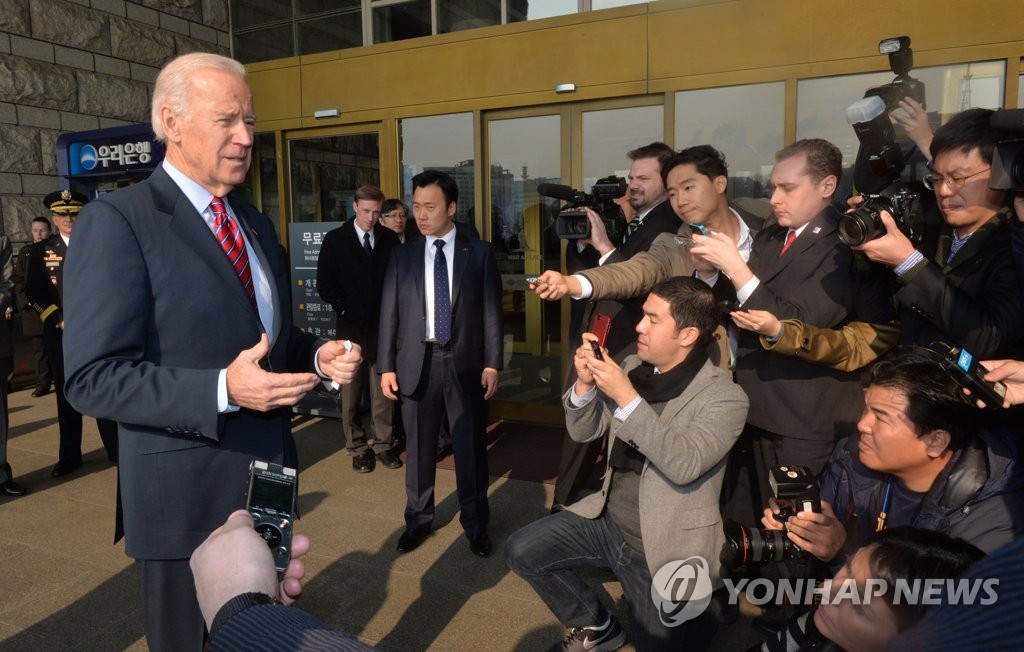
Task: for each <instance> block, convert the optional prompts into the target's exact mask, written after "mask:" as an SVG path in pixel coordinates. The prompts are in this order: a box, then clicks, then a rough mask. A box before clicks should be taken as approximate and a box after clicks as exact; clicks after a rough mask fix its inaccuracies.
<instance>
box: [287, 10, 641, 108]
mask: <svg viewBox="0 0 1024 652" xmlns="http://www.w3.org/2000/svg"><path fill="white" fill-rule="evenodd" d="M646 22H647V17H646V16H645V15H641V16H631V17H627V18H623V19H619V20H602V21H594V22H589V23H582V24H575V25H570V26H563V27H555V28H551V29H541V30H537V31H529V32H521V31H520V32H516V33H512V34H506V35H501V36H494V37H491V38H488V39H467V40H461V41H455V42H445V43H439V44H436V45H427V46H423V47H418V48H412V49H406V50H394V51H389V52H385V53H380V54H365V55H362V56H346V57H340V58H338V59H335V60H331V61H321V62H317V63H312V64H308V65H304V66H303V67H302V69H301V75H302V88H303V90H304V93H303V106H302V115H303V116H311V115H312V113H313V111H315V110H317V109H321V108H328V107H340V108H342V109H343V111H346V112H348V111H353V112H356V111H366V110H377V109H382V108H385V107H396V106H416V105H422V104H432V103H441V102H453V101H459V100H467V99H478V98H487V97H508V96H512V95H521V94H523V93H536V92H551V91H552V90H553V88H554V86H555V85H556V84H558V83H562V82H570V81H571V82H574V83H575V84H576V85H577V87H578V88H580V89H581V90H583V89H585V88H587V87H593V86H602V85H609V84H612V85H614V84H622V83H627V82H632V83H638V82H639V83H642V82H643V80H644V78H645V77H646V74H647V54H646V48H645V47H644V45H643V44H644V43H645V41H646V38H645V34H646Z"/></svg>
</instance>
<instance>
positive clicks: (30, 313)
mask: <svg viewBox="0 0 1024 652" xmlns="http://www.w3.org/2000/svg"><path fill="white" fill-rule="evenodd" d="M32 244H33V243H31V242H30V243H29V244H27V245H25V246H24V247H22V248H21V249H19V250H18V259H17V261H15V264H14V296H15V300H16V303H17V306H16V308H17V310H18V311H19V312H20V313H21V332H22V334H23V335H25V336H27V337H34V336H37V335H42V334H43V323H42V322H41V321H39V313H37V312H36V311H35V310H33V309H32V307H31V306H30V305H29V300H28V295H27V294H26V293H25V289H26V284H27V281H28V261H29V259H30V258H31V256H32Z"/></svg>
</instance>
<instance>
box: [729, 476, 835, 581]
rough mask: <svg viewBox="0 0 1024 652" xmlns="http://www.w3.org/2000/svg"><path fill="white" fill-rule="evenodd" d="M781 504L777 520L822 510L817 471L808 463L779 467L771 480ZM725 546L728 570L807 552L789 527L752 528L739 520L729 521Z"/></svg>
mask: <svg viewBox="0 0 1024 652" xmlns="http://www.w3.org/2000/svg"><path fill="white" fill-rule="evenodd" d="M768 483H769V484H770V485H771V488H772V493H773V494H774V495H775V500H776V502H778V504H779V513H778V514H776V515H775V520H777V521H779V522H781V523H785V522H786V521H788V520H789V518H790V517H792V516H795V515H796V514H797V513H798V512H817V513H819V514H820V513H821V495H820V493H819V492H818V482H817V480H816V479H815V478H814V474H812V473H811V471H810V469H808V468H807V467H805V466H778V467H775V468H773V469H772V470H771V477H770V478H769V480H768ZM724 530H725V545H723V546H722V552H721V555H720V556H719V557H720V561H721V562H722V566H723V567H725V568H727V569H734V568H740V567H743V566H748V565H750V564H764V563H767V562H770V561H775V562H777V561H783V560H786V559H800V558H802V557H803V556H804V554H805V553H804V551H803V550H801V549H800V547H799V546H797V545H796V544H795V543H793V542H792V541H790V540H789V539H788V538H787V537H786V531H785V530H768V529H765V528H748V527H746V526H744V525H741V524H739V523H735V522H731V521H730V522H728V523H726V524H725V527H724Z"/></svg>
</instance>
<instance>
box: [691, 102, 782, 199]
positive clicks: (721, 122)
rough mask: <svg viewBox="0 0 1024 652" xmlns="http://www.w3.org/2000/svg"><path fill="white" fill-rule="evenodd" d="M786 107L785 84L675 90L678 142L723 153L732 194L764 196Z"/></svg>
mask: <svg viewBox="0 0 1024 652" xmlns="http://www.w3.org/2000/svg"><path fill="white" fill-rule="evenodd" d="M785 105H786V86H785V83H783V82H773V83H770V84H750V85H745V86H729V87H726V88H706V89H700V90H694V91H683V92H680V93H676V113H675V128H676V146H677V147H678V148H680V149H681V148H683V147H691V146H693V145H711V146H713V147H714V148H715V149H717V150H718V151H720V152H722V153H723V154H724V155H725V162H726V164H727V165H728V166H729V197H730V198H733V197H762V196H765V195H766V194H767V193H766V187H767V183H768V178H769V176H770V174H771V167H772V164H773V163H774V161H775V152H776V151H778V150H779V149H782V145H783V142H782V141H783V138H784V132H783V126H784V124H785V109H786V106H785ZM751 107H756V108H755V109H754V110H751Z"/></svg>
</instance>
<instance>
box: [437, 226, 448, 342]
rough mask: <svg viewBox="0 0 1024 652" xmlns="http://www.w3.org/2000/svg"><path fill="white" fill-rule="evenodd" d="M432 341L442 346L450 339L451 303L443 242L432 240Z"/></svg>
mask: <svg viewBox="0 0 1024 652" xmlns="http://www.w3.org/2000/svg"><path fill="white" fill-rule="evenodd" d="M434 246H435V247H437V253H436V254H434V339H435V340H437V343H438V344H441V345H442V346H443V345H445V344H447V343H448V342H449V341H450V340H451V339H452V302H451V298H450V297H449V295H448V259H447V258H446V257H445V255H444V240H434Z"/></svg>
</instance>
